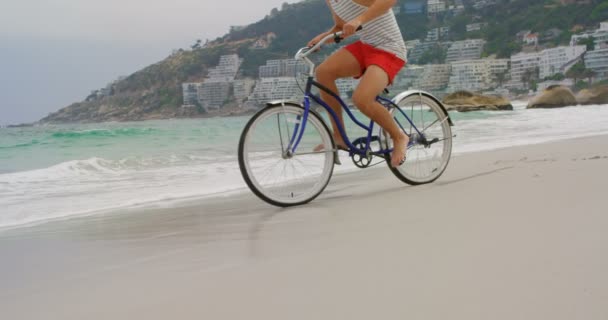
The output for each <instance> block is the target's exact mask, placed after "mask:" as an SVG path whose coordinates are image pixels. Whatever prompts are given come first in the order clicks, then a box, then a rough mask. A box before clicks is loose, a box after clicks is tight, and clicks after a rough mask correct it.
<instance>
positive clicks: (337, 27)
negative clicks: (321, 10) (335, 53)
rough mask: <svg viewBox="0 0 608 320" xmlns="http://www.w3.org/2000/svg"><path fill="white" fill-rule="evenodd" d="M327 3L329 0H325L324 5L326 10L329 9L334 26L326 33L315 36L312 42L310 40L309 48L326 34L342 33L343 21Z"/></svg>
mask: <svg viewBox="0 0 608 320" xmlns="http://www.w3.org/2000/svg"><path fill="white" fill-rule="evenodd" d="M329 1H331V0H325V3H327V7H328V8H329V10H330V11H331V16H332V18H333V20H334V26H333V27H331V29H329V30H327V31H325V32H323V33H321V34H319V35H317V36H316V37H314V38H313V39H312V40H310V41H309V42H308V46H309V47H312V46H314V45H315V44H316V43H317V42H319V41H320V40H321V39H323V38H325V36H327V35H328V34H331V33H335V32H338V31H342V27H343V26H344V24H345V23H346V22H345V21H344V20H342V19H340V17H338V16H337V15H336V13H335V12H334V10H333V9H332V8H331V5H330V4H329ZM327 42H328V43H329V42H332V40H328V41H327Z"/></svg>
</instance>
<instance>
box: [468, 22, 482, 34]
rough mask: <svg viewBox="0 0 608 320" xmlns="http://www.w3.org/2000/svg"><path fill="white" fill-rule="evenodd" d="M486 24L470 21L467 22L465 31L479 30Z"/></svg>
mask: <svg viewBox="0 0 608 320" xmlns="http://www.w3.org/2000/svg"><path fill="white" fill-rule="evenodd" d="M486 25H487V24H486V23H483V22H477V23H471V24H467V32H473V31H479V30H481V28H483V27H485V26H486Z"/></svg>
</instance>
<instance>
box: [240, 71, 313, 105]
mask: <svg viewBox="0 0 608 320" xmlns="http://www.w3.org/2000/svg"><path fill="white" fill-rule="evenodd" d="M302 98H303V94H302V91H301V89H300V87H299V86H298V84H297V82H296V79H295V78H294V77H268V78H260V79H259V80H258V81H257V82H256V85H255V89H254V90H253V92H252V93H251V95H250V96H249V99H248V100H247V103H248V105H252V106H261V105H263V104H264V103H266V102H268V101H272V100H279V99H286V100H295V101H300V100H302Z"/></svg>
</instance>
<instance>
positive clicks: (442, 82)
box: [412, 64, 451, 92]
mask: <svg viewBox="0 0 608 320" xmlns="http://www.w3.org/2000/svg"><path fill="white" fill-rule="evenodd" d="M423 67H424V71H423V72H422V74H421V75H420V77H419V78H418V79H416V80H415V81H414V83H413V84H412V87H413V88H416V89H420V90H425V91H430V92H435V91H439V90H443V89H445V88H446V87H447V85H448V80H449V79H450V72H451V67H450V65H449V64H427V65H424V66H423Z"/></svg>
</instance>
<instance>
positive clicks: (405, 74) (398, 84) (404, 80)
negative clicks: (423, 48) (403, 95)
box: [392, 65, 424, 91]
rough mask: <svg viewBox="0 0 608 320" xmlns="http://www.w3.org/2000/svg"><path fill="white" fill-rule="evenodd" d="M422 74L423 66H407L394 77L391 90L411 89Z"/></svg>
mask: <svg viewBox="0 0 608 320" xmlns="http://www.w3.org/2000/svg"><path fill="white" fill-rule="evenodd" d="M423 73H424V66H417V65H408V66H407V67H405V68H403V69H402V70H401V72H399V73H398V74H397V76H395V79H394V80H393V85H392V90H394V91H403V90H407V89H409V88H411V87H413V85H414V83H415V82H416V80H418V79H420V77H421V76H422V74H423Z"/></svg>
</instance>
